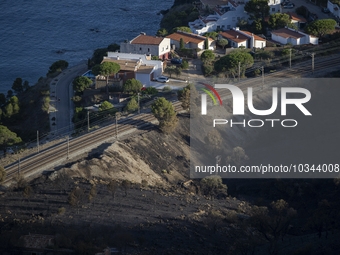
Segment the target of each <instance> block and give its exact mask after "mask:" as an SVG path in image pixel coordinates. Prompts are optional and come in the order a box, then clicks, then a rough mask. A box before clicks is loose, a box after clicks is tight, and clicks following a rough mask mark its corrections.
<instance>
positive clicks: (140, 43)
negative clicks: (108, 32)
mask: <svg viewBox="0 0 340 255" xmlns="http://www.w3.org/2000/svg"><path fill="white" fill-rule="evenodd" d="M170 51H171V48H170V39H168V38H163V37H157V36H151V35H146V34H145V33H141V34H140V35H139V36H137V37H135V38H134V39H132V40H131V41H126V42H123V43H121V44H120V52H121V53H133V54H147V55H149V54H151V55H152V56H158V57H159V58H160V59H168V58H169V53H170Z"/></svg>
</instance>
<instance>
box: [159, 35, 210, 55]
mask: <svg viewBox="0 0 340 255" xmlns="http://www.w3.org/2000/svg"><path fill="white" fill-rule="evenodd" d="M166 38H169V39H170V42H171V44H173V45H175V47H176V48H180V41H181V38H182V39H183V42H184V48H189V49H196V48H199V49H204V42H205V40H206V39H207V38H206V37H205V36H201V35H197V34H193V33H187V32H183V31H177V32H176V33H173V34H171V35H168V36H166ZM208 42H209V49H210V50H213V49H215V47H216V43H215V41H214V40H213V39H211V38H208Z"/></svg>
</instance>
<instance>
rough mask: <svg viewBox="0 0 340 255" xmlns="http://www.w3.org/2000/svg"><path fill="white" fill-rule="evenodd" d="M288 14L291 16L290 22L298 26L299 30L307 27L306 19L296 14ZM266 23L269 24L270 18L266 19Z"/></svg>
mask: <svg viewBox="0 0 340 255" xmlns="http://www.w3.org/2000/svg"><path fill="white" fill-rule="evenodd" d="M286 14H287V15H289V19H290V21H291V22H292V23H293V24H294V25H296V26H297V27H298V28H303V27H304V26H305V25H306V23H307V20H306V19H305V18H304V17H302V16H299V15H297V14H296V13H294V12H286ZM264 21H266V22H268V21H269V16H268V17H265V18H264Z"/></svg>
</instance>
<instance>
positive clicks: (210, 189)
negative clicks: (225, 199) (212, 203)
mask: <svg viewBox="0 0 340 255" xmlns="http://www.w3.org/2000/svg"><path fill="white" fill-rule="evenodd" d="M200 184H201V191H202V192H203V194H204V195H210V196H215V195H218V194H219V193H224V195H227V189H228V187H227V185H225V184H223V183H222V178H221V177H220V176H217V175H214V176H208V177H205V178H203V179H202V180H201V182H200Z"/></svg>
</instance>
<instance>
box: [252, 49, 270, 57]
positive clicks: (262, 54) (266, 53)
mask: <svg viewBox="0 0 340 255" xmlns="http://www.w3.org/2000/svg"><path fill="white" fill-rule="evenodd" d="M273 57H274V52H272V51H264V50H263V51H258V52H256V53H255V54H254V58H255V59H271V58H273Z"/></svg>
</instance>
